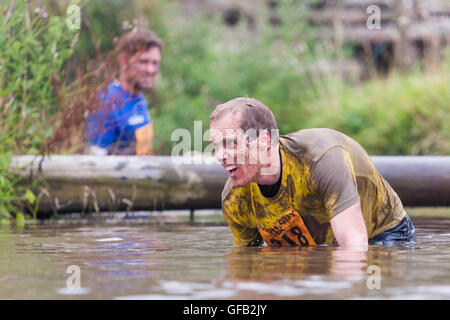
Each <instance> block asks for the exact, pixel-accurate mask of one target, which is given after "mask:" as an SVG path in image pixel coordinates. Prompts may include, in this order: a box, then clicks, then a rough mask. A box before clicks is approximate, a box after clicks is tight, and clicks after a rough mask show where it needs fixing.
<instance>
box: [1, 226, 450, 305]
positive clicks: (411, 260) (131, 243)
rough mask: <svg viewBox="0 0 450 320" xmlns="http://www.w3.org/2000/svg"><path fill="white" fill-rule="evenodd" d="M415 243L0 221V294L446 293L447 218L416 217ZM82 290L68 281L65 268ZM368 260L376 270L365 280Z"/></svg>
mask: <svg viewBox="0 0 450 320" xmlns="http://www.w3.org/2000/svg"><path fill="white" fill-rule="evenodd" d="M414 223H415V225H416V228H417V233H418V234H417V240H418V244H416V245H407V246H400V247H383V246H370V247H369V250H368V251H367V252H357V251H345V250H341V249H340V248H339V247H336V246H318V247H313V248H272V247H259V248H248V247H233V245H232V237H231V233H230V232H229V230H228V228H227V227H226V226H217V225H202V224H158V225H156V224H148V223H147V224H145V225H144V224H127V225H125V224H124V225H117V224H114V225H110V224H97V225H92V226H89V225H37V226H32V227H26V228H23V229H15V228H12V227H2V228H0V261H1V262H0V298H2V299H5V298H8V299H9V298H13V299H24V298H27V299H69V298H70V299H77V298H83V299H112V298H118V299H129V298H131V299H361V298H362V299H365V298H369V299H380V298H389V299H392V298H393V299H398V298H400V299H410V298H411V299H415V298H417V299H441V298H443V299H449V298H450V280H449V277H448V274H450V250H449V249H450V232H449V231H450V219H430V218H426V219H414ZM70 265H77V266H79V267H80V271H81V287H82V290H79V291H74V290H68V289H67V287H66V281H67V278H68V277H69V276H70V274H67V273H66V270H67V267H68V266H70ZM370 266H377V267H379V270H380V271H381V281H380V284H381V287H380V289H372V290H371V289H369V288H368V286H367V279H368V277H369V276H370V274H369V273H368V272H367V271H368V268H369V267H370Z"/></svg>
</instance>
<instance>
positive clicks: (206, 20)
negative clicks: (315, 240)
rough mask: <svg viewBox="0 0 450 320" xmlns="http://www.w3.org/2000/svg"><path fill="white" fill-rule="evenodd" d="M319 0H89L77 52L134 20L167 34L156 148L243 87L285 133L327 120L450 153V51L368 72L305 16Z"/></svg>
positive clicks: (396, 146)
mask: <svg viewBox="0 0 450 320" xmlns="http://www.w3.org/2000/svg"><path fill="white" fill-rule="evenodd" d="M58 3H59V7H60V8H61V11H63V10H64V8H65V6H66V5H67V4H65V3H61V2H58ZM238 3H239V5H238ZM243 3H244V4H243ZM53 7H54V8H56V7H57V6H55V5H53ZM316 7H319V8H320V1H295V0H291V1H280V2H276V1H265V0H264V1H241V2H238V1H231V0H230V1H225V0H224V1H206V0H205V1H200V0H197V1H194V0H191V1H176V0H165V1H156V0H150V1H143V0H142V1H141V0H134V1H125V0H110V1H107V2H105V1H100V0H89V1H87V2H86V4H85V5H84V7H83V16H82V29H81V32H80V41H79V43H78V46H77V52H76V53H75V57H74V58H75V59H76V58H77V57H79V56H88V57H90V58H92V59H94V58H95V57H96V55H97V54H98V52H104V53H106V52H108V51H109V50H111V49H112V48H113V47H114V42H115V41H116V40H117V38H118V37H120V35H121V34H123V33H124V32H127V31H130V30H131V29H132V28H133V27H135V26H137V25H139V26H144V27H149V28H151V29H153V30H154V31H155V32H156V33H157V34H158V35H159V36H160V37H161V38H162V39H163V40H164V42H165V48H164V52H163V63H162V73H161V77H160V79H159V80H158V82H157V86H156V88H155V89H154V90H153V91H152V92H150V93H148V100H149V105H150V108H151V110H150V111H151V114H152V117H153V119H154V126H155V150H156V152H157V153H159V154H170V151H171V148H172V145H173V144H174V143H176V142H172V141H171V140H170V137H171V133H172V132H173V130H175V129H176V128H186V129H188V130H191V131H193V123H194V121H195V120H202V121H203V124H204V126H203V128H204V130H206V128H207V127H208V126H209V114H210V112H211V110H212V108H213V107H214V106H215V105H216V104H218V103H221V102H224V101H226V100H229V99H232V98H234V97H237V96H250V97H255V98H257V99H259V100H261V101H262V102H264V103H265V104H266V105H268V106H269V107H270V108H271V109H272V110H273V112H274V114H275V116H276V118H277V120H278V124H279V127H280V131H281V133H282V134H284V133H288V132H291V131H294V130H299V129H302V128H309V127H329V128H334V129H337V130H340V131H342V132H344V133H346V134H348V135H350V136H351V137H353V138H355V139H356V140H357V141H359V142H360V143H361V144H362V145H363V146H364V147H365V148H366V149H367V150H368V152H369V153H370V154H373V155H376V154H378V155H398V154H406V155H408V154H409V155H437V154H441V155H446V154H450V128H449V123H450V121H449V120H450V90H448V83H449V81H448V80H449V73H450V71H449V59H443V62H442V65H441V67H440V68H438V69H434V70H432V71H428V72H426V71H424V69H425V68H424V67H423V65H424V61H423V60H418V62H417V63H416V64H415V65H414V66H413V67H411V69H410V71H409V72H407V73H405V72H400V71H399V70H396V69H395V68H393V69H392V70H390V71H389V72H388V73H385V74H378V75H377V76H372V77H368V76H364V75H362V76H361V72H360V73H358V72H357V71H358V70H356V71H355V72H354V71H353V70H352V69H351V68H350V67H351V64H350V62H349V61H351V60H350V59H349V58H351V57H352V55H353V54H354V52H353V51H352V48H351V47H350V46H348V45H346V44H343V43H342V41H338V40H336V38H334V39H329V38H321V37H320V36H319V35H320V32H321V30H322V29H323V27H324V26H323V25H321V24H320V22H319V23H314V24H313V23H311V20H310V19H309V18H308V17H309V13H310V11H311V10H312V9H313V8H316ZM335 29H336V28H335ZM367 64H368V63H365V65H364V61H363V68H364V67H366V69H368V68H369V66H367Z"/></svg>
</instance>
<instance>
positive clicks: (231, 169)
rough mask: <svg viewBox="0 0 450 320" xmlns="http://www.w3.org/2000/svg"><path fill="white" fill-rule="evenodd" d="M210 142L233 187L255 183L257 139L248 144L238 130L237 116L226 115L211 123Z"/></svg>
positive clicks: (240, 130)
mask: <svg viewBox="0 0 450 320" xmlns="http://www.w3.org/2000/svg"><path fill="white" fill-rule="evenodd" d="M210 129H211V130H210V133H211V141H212V143H213V144H214V146H215V150H216V153H215V155H216V158H217V160H219V162H220V164H221V165H222V166H223V167H224V168H225V170H226V171H227V173H228V175H229V176H230V177H231V180H232V182H233V185H234V186H235V187H241V186H244V185H246V184H248V183H250V182H253V181H256V180H257V179H258V177H259V175H260V165H259V164H258V163H257V162H256V160H255V159H256V158H255V154H256V153H257V149H256V148H255V147H256V145H257V143H258V139H256V140H254V141H252V142H249V139H248V136H247V135H246V134H245V133H244V132H243V131H242V129H241V128H240V120H239V115H234V114H226V115H224V116H222V117H221V118H219V119H217V120H215V121H212V122H211V128H210Z"/></svg>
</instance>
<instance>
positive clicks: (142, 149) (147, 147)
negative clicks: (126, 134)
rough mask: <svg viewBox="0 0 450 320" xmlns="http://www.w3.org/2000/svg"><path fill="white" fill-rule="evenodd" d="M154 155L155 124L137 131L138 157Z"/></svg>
mask: <svg viewBox="0 0 450 320" xmlns="http://www.w3.org/2000/svg"><path fill="white" fill-rule="evenodd" d="M152 154H153V123H149V124H147V125H145V126H143V127H141V128H139V129H137V130H136V155H138V156H144V155H146V156H150V155H152Z"/></svg>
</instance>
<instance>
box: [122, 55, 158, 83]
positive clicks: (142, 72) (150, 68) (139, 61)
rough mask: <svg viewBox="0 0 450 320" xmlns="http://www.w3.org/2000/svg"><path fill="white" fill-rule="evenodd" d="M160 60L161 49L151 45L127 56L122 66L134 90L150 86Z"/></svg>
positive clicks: (156, 73)
mask: <svg viewBox="0 0 450 320" xmlns="http://www.w3.org/2000/svg"><path fill="white" fill-rule="evenodd" d="M160 62H161V50H160V49H159V48H158V47H151V48H150V49H148V50H146V51H141V52H138V53H137V54H135V55H134V56H132V57H131V58H129V59H128V61H127V63H126V65H125V66H124V68H123V72H125V73H126V79H127V82H128V84H130V85H131V86H132V87H133V88H134V89H135V90H136V91H140V90H142V89H150V88H152V87H153V83H154V81H155V77H156V76H157V75H158V73H159V65H160Z"/></svg>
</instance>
